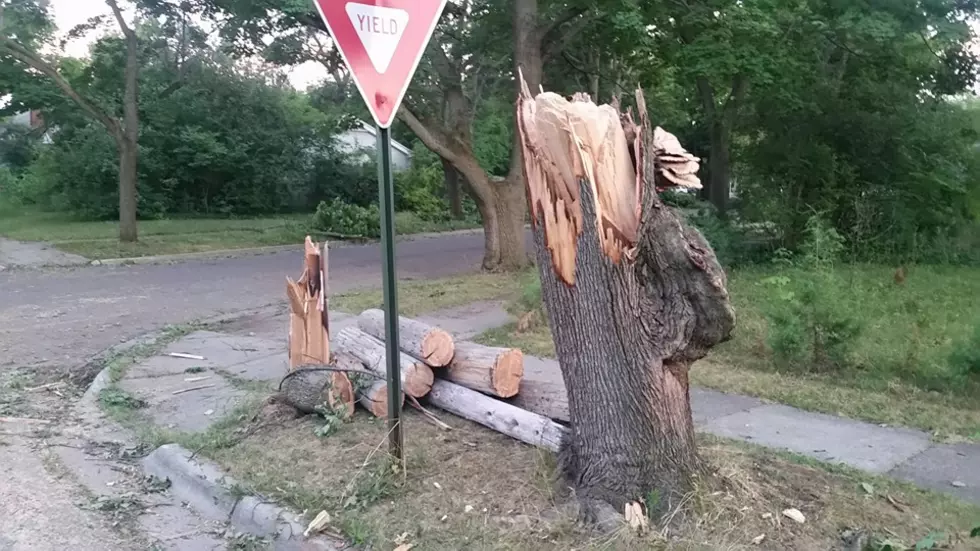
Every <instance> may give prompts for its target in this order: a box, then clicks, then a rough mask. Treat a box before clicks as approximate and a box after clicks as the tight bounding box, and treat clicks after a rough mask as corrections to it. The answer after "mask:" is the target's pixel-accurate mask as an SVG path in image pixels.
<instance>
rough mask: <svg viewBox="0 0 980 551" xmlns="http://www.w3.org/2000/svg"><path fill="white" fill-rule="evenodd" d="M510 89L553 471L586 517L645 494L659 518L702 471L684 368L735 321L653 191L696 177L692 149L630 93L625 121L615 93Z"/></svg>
mask: <svg viewBox="0 0 980 551" xmlns="http://www.w3.org/2000/svg"><path fill="white" fill-rule="evenodd" d="M521 86H522V91H521V94H519V97H518V102H517V126H518V134H519V141H520V142H519V143H520V147H521V152H522V154H521V160H522V164H523V168H524V175H525V182H526V185H527V195H528V202H529V204H530V210H531V223H532V227H533V233H534V242H535V252H536V258H537V265H538V270H539V273H540V277H541V289H542V296H543V298H544V302H545V306H546V310H547V313H548V318H549V326H550V328H551V332H552V337H553V338H554V341H555V351H556V355H557V357H558V362H559V364H560V366H561V371H562V379H563V380H564V382H565V386H566V387H567V391H568V408H569V418H570V421H571V425H572V426H571V430H570V431H568V433H567V435H566V437H565V439H564V440H563V441H562V446H561V450H560V451H559V454H558V463H559V465H558V466H559V472H560V473H561V474H562V475H563V476H564V478H565V480H566V482H567V483H568V484H569V485H570V486H571V487H572V488H573V489H574V492H575V496H576V497H577V498H578V499H579V500H580V502H581V505H582V508H581V509H580V510H581V511H582V513H583V516H584V517H585V518H586V519H593V520H594V519H596V518H599V517H602V516H605V515H606V514H607V513H608V512H609V511H610V508H611V509H612V510H614V511H619V512H622V511H623V510H624V508H625V506H626V505H628V504H631V503H635V502H640V501H641V500H642V499H643V498H644V497H645V496H649V495H650V494H651V493H656V494H657V495H659V496H660V499H659V500H658V502H657V504H658V505H657V507H658V510H656V511H651V512H650V513H651V514H657V515H659V514H662V513H663V510H662V509H663V508H664V507H668V506H670V505H671V504H675V503H677V502H678V501H679V500H680V499H682V497H681V496H682V495H683V494H685V493H687V492H688V491H689V490H690V489H691V484H692V481H693V480H694V476H695V475H696V474H697V473H698V472H699V471H700V470H701V462H700V460H699V457H698V454H697V447H696V445H695V440H694V423H693V420H692V416H691V404H690V394H689V388H688V370H689V368H690V366H691V364H692V363H693V362H694V361H695V360H697V359H699V358H702V357H704V356H705V355H706V354H707V353H708V351H709V349H711V348H712V347H713V346H715V345H716V344H718V343H720V342H722V341H725V340H727V339H728V338H729V336H730V334H731V332H732V329H733V328H734V325H735V314H734V310H733V309H732V307H731V304H730V302H729V297H728V291H727V289H726V277H725V272H724V270H722V268H721V266H720V265H719V264H718V260H717V258H716V257H715V254H714V252H713V251H712V249H711V246H710V245H709V244H708V242H707V241H706V240H705V239H704V237H703V236H702V235H701V234H700V233H699V232H698V231H697V230H695V229H693V228H691V227H689V226H688V225H687V224H685V222H684V221H683V220H682V219H680V218H678V216H677V215H676V214H675V213H674V211H673V209H670V208H667V207H666V206H665V205H664V204H663V202H662V201H661V200H660V197H659V195H658V188H669V187H676V186H682V187H689V188H698V187H700V181H699V180H698V177H697V171H698V161H699V159H698V158H697V157H694V156H693V155H691V154H690V153H688V152H687V151H685V150H684V148H683V147H681V145H680V143H679V142H678V141H677V139H676V138H675V137H674V136H673V135H671V134H670V133H668V132H666V131H664V130H663V129H661V128H659V127H658V128H654V127H653V125H652V124H651V123H650V119H649V115H648V113H647V109H646V104H645V102H644V99H643V94H642V92H640V91H637V94H636V106H637V113H636V115H637V118H636V119H634V118H633V114H632V113H630V112H629V111H627V112H621V111H620V109H619V105H618V102H614V104H613V105H602V106H597V105H596V104H594V103H592V101H591V100H590V99H589V97H588V96H587V95H584V94H577V95H575V96H574V97H573V98H572V100H571V101H569V100H568V99H566V98H565V97H563V96H560V95H557V94H554V93H550V92H544V91H542V92H541V93H536V94H535V95H533V96H532V93H531V91H530V90H529V89H528V87H527V84H526V83H525V82H524V81H523V79H521ZM535 92H536V91H535Z"/></svg>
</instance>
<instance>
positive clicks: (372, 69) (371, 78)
mask: <svg viewBox="0 0 980 551" xmlns="http://www.w3.org/2000/svg"><path fill="white" fill-rule="evenodd" d="M315 3H316V6H317V9H318V10H320V15H321V16H322V17H323V21H324V23H326V24H327V31H328V32H329V33H330V36H331V37H333V41H334V44H335V45H336V46H337V49H338V50H339V51H340V55H341V57H343V58H344V62H346V63H347V67H348V68H349V69H350V72H351V74H352V75H353V77H354V83H355V84H357V89H358V90H360V92H361V96H362V97H364V101H365V102H367V105H368V109H370V110H371V115H372V116H373V117H374V121H375V122H376V123H378V126H380V127H382V128H388V127H389V126H391V122H392V120H394V118H395V112H396V111H397V110H398V107H399V106H400V105H401V103H402V98H404V97H405V91H406V90H408V83H409V82H411V80H412V75H414V74H415V69H416V68H418V65H419V60H421V59H422V53H423V52H425V47H426V45H428V44H429V39H430V38H431V37H432V31H433V30H435V28H436V23H438V22H439V17H440V16H441V15H442V10H443V8H444V7H445V6H446V0H316V2H315Z"/></svg>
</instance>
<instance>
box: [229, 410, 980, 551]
mask: <svg viewBox="0 0 980 551" xmlns="http://www.w3.org/2000/svg"><path fill="white" fill-rule="evenodd" d="M266 408H267V411H266V414H265V415H263V416H262V418H264V419H266V420H270V419H274V420H275V421H276V423H263V424H264V427H263V428H261V429H259V430H256V431H254V432H253V433H252V435H251V436H250V437H249V438H247V439H246V440H245V441H243V442H241V443H240V444H238V445H236V446H234V447H231V448H226V449H221V450H217V451H215V452H214V454H213V455H214V456H215V458H216V459H217V460H219V461H220V462H221V463H223V464H224V465H225V466H226V467H228V468H229V469H230V471H231V474H232V475H233V476H235V477H236V478H237V479H238V480H239V481H241V482H243V483H247V484H249V485H250V488H248V489H249V490H251V491H256V492H258V493H260V494H263V495H265V496H268V497H270V498H273V499H275V500H277V501H280V502H282V503H287V504H289V505H291V506H293V507H294V508H295V509H297V510H306V511H308V512H309V515H310V516H312V515H315V514H316V513H317V512H319V511H320V510H326V511H328V512H329V513H330V514H331V515H332V516H333V518H334V526H335V528H337V529H338V530H339V531H341V532H343V533H344V534H345V535H346V536H347V537H349V538H351V539H352V540H353V541H354V543H357V544H360V545H370V546H372V547H374V548H379V549H385V548H394V547H395V546H396V545H397V543H396V542H398V543H414V544H415V545H416V548H418V549H426V550H429V549H434V550H441V549H445V550H458V549H515V550H516V549H659V548H671V549H742V548H760V549H779V550H783V549H835V548H841V541H842V539H841V538H842V534H843V533H846V532H847V531H848V530H851V531H853V533H855V534H874V535H877V536H881V537H888V538H891V539H892V540H897V541H901V542H902V543H904V544H906V545H912V544H914V543H915V542H917V541H918V540H919V539H921V538H923V537H924V536H926V535H927V534H929V533H931V532H933V531H937V530H939V531H944V532H945V533H946V534H953V533H959V534H963V533H964V531H965V530H969V529H970V528H971V527H972V525H971V523H975V522H976V521H977V520H978V519H980V509H977V508H975V507H972V506H970V505H966V504H963V503H961V502H958V501H955V500H953V499H950V498H946V497H943V496H939V495H936V494H932V493H929V492H924V491H920V490H916V489H914V488H912V487H910V486H907V485H904V484H901V483H896V482H892V481H889V480H885V479H880V478H876V477H873V476H870V475H865V474H859V473H856V472H853V471H849V470H834V471H828V470H826V468H825V467H820V466H814V465H812V464H807V463H806V462H805V461H803V460H796V459H794V458H787V457H784V456H779V455H774V454H772V453H771V452H766V451H763V450H761V449H756V448H751V447H747V446H745V445H741V444H733V443H731V442H727V441H721V440H718V439H709V438H707V437H705V438H702V453H703V455H704V457H705V458H706V460H707V461H708V463H709V465H710V466H711V473H712V474H711V475H710V476H708V477H706V478H705V479H703V480H702V482H701V484H700V485H699V486H700V487H699V488H698V489H697V491H695V492H693V493H691V494H690V495H689V496H688V499H687V501H686V502H685V503H684V504H683V507H682V508H681V509H680V510H682V511H683V512H682V513H680V514H679V516H677V517H675V519H674V520H675V522H674V523H673V526H676V529H675V530H669V531H666V532H659V531H658V532H657V533H654V534H648V535H646V536H643V537H637V536H634V535H631V534H629V533H627V532H626V531H625V530H621V531H619V532H617V533H615V534H612V535H607V536H599V535H597V534H595V533H593V532H589V531H587V530H585V529H583V528H582V527H581V526H579V525H577V524H576V522H575V517H574V511H573V510H572V509H571V508H569V507H568V506H567V502H566V501H565V500H564V499H563V498H561V497H559V496H558V493H557V492H556V489H558V488H560V487H558V486H556V484H555V482H554V457H553V455H552V454H550V453H549V452H544V451H541V450H539V449H536V448H532V447H529V446H525V445H523V444H520V443H518V442H516V441H514V440H511V439H509V438H506V437H504V436H502V435H500V434H498V433H496V432H493V431H489V430H486V429H483V428H482V427H479V426H477V425H475V424H472V423H469V422H467V421H464V420H460V419H457V418H455V417H452V416H450V415H447V414H440V416H441V417H442V419H443V420H444V421H446V422H447V423H449V424H450V425H451V426H452V427H453V430H451V431H443V430H440V429H438V428H436V427H434V426H432V425H430V424H429V423H428V422H426V421H425V420H423V419H422V418H421V417H420V416H418V415H415V414H414V412H407V414H406V420H405V423H406V426H405V431H406V447H407V473H401V472H397V471H395V470H393V468H392V465H391V462H390V461H388V458H387V457H386V455H385V453H384V450H385V440H384V439H385V427H384V423H383V422H381V421H379V420H377V419H373V418H371V417H369V416H368V415H367V414H364V413H358V414H357V415H356V416H355V418H354V420H353V421H352V422H350V423H347V424H344V425H343V426H341V428H340V429H339V430H338V431H336V432H334V433H333V434H331V435H330V436H327V437H322V438H321V437H317V436H315V434H314V431H315V430H316V428H317V426H318V425H319V424H320V423H321V421H318V420H316V419H315V418H313V417H305V418H299V419H290V418H289V416H288V415H284V414H282V413H281V412H280V411H278V410H275V411H272V410H269V406H268V405H267V406H266ZM790 507H792V508H796V509H798V510H800V511H801V512H802V513H803V514H804V515H805V517H806V522H805V523H804V524H798V523H796V522H794V521H792V520H790V519H788V518H786V517H783V516H782V515H781V511H783V510H784V509H786V508H790ZM678 519H680V520H678ZM763 534H764V535H765V536H764V539H763V540H762V541H761V543H759V544H753V539H755V538H758V537H759V536H761V535H763ZM973 541H976V540H973ZM969 545H970V540H965V539H964V540H963V541H962V542H960V543H959V547H957V548H961V549H970V548H975V547H970V546H969Z"/></svg>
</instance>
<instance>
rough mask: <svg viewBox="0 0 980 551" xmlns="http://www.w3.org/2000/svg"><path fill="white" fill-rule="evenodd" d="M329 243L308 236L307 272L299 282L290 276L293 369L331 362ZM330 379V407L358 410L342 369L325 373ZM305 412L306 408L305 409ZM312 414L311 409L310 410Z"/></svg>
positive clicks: (325, 390) (290, 337)
mask: <svg viewBox="0 0 980 551" xmlns="http://www.w3.org/2000/svg"><path fill="white" fill-rule="evenodd" d="M326 258H327V244H326V243H325V242H324V244H323V246H322V248H321V247H320V246H319V245H317V244H316V243H314V242H313V240H312V239H310V237H309V236H307V237H306V253H305V256H304V260H303V275H302V276H300V278H299V281H293V280H292V279H290V278H288V277H287V278H286V296H287V298H288V299H289V345H288V348H289V369H290V371H296V370H298V369H303V366H309V365H314V366H323V365H329V364H330V362H331V359H332V358H331V355H330V332H329V321H328V313H327V298H326V297H327V285H326V282H327V265H326ZM322 373H323V374H324V377H328V378H329V379H330V381H329V382H328V383H327V384H325V386H324V392H326V393H327V394H326V395H325V397H326V399H324V400H321V403H322V402H326V403H327V405H328V406H330V407H331V408H333V409H335V410H339V409H340V407H339V406H340V405H341V404H343V406H344V409H345V412H346V416H347V417H350V416H351V415H353V413H354V388H353V386H352V385H351V382H350V379H349V378H348V377H347V375H346V374H345V373H343V372H340V371H333V372H322ZM301 411H302V410H301ZM307 413H309V412H307Z"/></svg>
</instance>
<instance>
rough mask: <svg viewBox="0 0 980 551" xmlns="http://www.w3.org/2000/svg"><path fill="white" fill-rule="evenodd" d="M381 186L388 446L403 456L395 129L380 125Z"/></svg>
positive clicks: (400, 457) (395, 453)
mask: <svg viewBox="0 0 980 551" xmlns="http://www.w3.org/2000/svg"><path fill="white" fill-rule="evenodd" d="M378 184H379V186H378V188H379V197H378V198H379V204H380V205H381V250H382V257H383V262H382V277H383V282H382V286H383V291H384V301H385V337H386V338H385V357H386V358H387V359H388V365H387V366H386V367H387V370H386V374H387V376H388V449H389V451H390V452H391V455H392V456H394V457H396V458H397V459H398V460H401V459H402V457H403V455H402V451H403V450H404V446H405V441H404V438H403V437H402V426H401V395H402V388H401V387H402V381H401V366H400V364H399V363H398V360H399V357H400V356H401V350H399V348H398V277H397V275H396V272H395V185H394V182H393V181H392V176H391V130H390V129H388V128H383V127H380V126H379V127H378Z"/></svg>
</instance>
